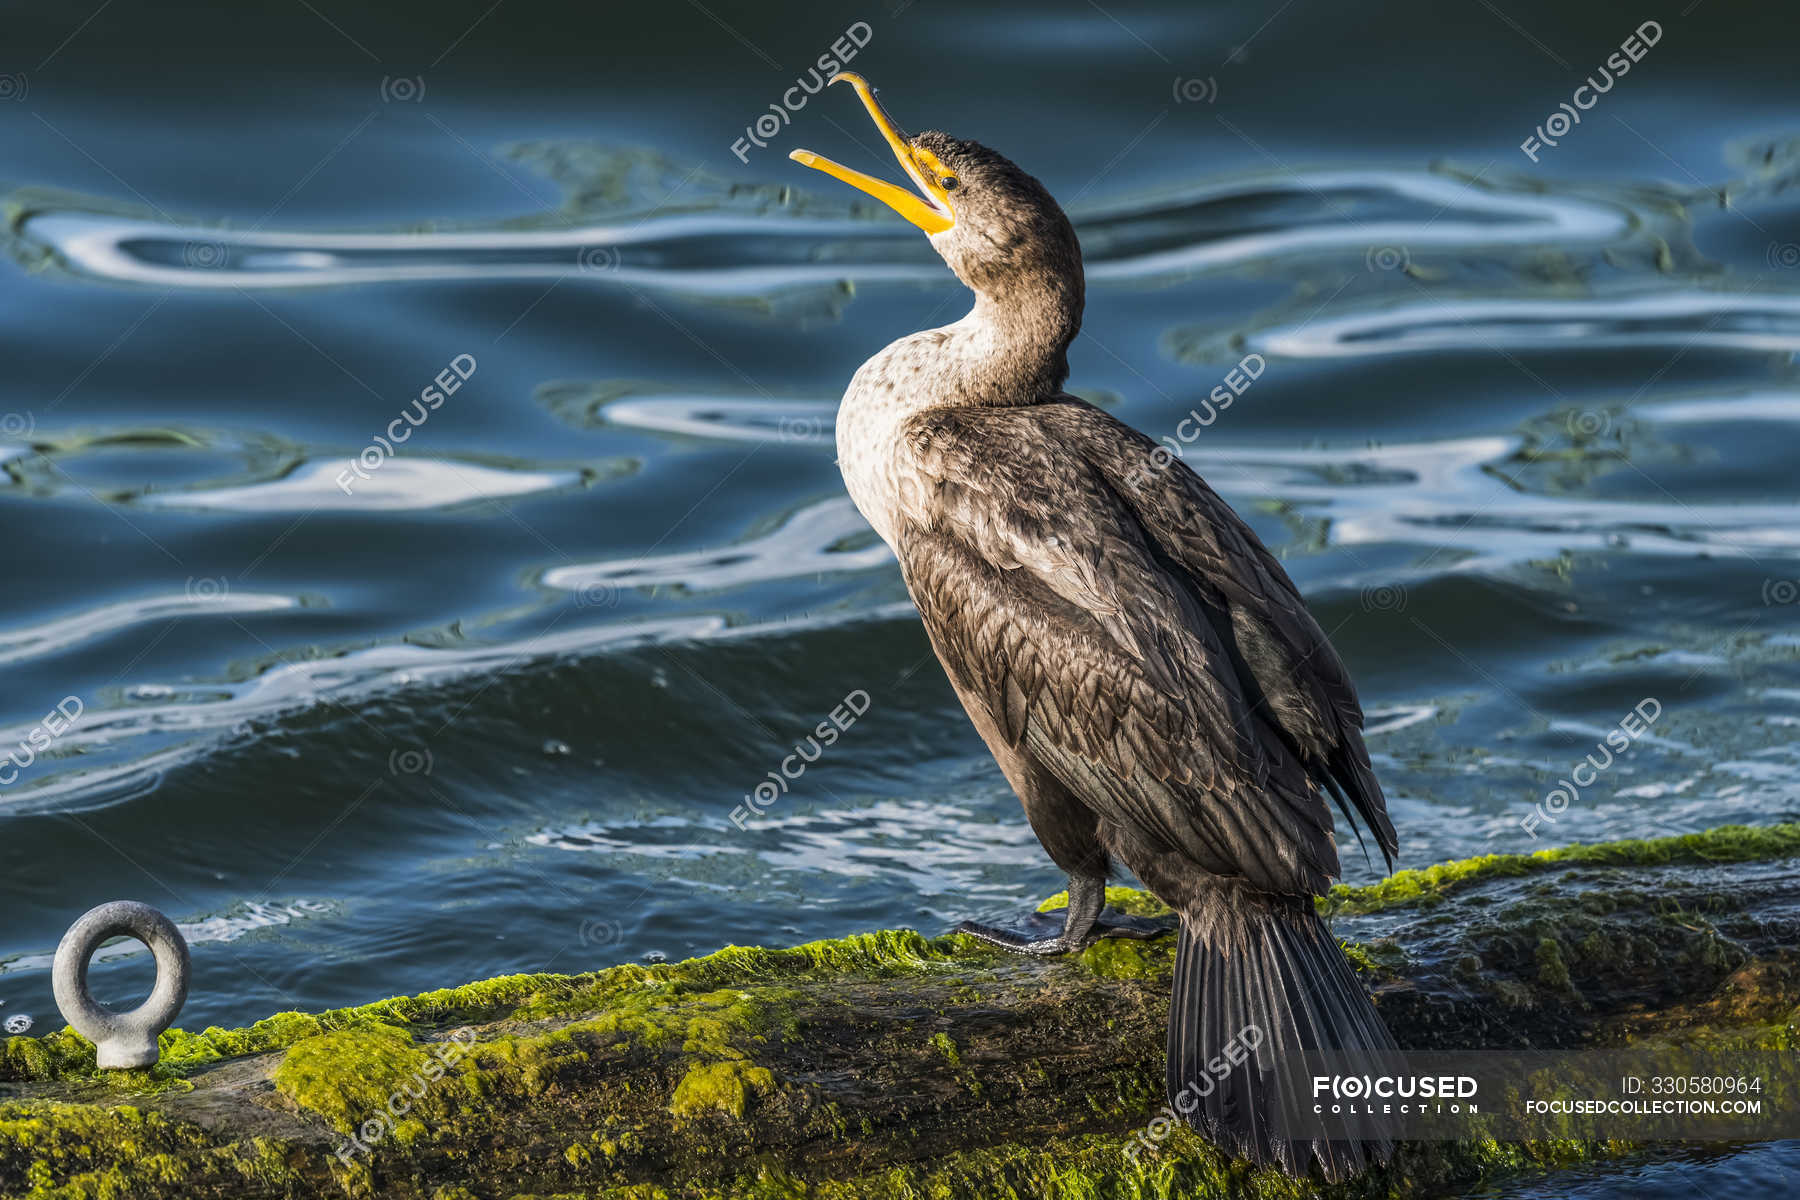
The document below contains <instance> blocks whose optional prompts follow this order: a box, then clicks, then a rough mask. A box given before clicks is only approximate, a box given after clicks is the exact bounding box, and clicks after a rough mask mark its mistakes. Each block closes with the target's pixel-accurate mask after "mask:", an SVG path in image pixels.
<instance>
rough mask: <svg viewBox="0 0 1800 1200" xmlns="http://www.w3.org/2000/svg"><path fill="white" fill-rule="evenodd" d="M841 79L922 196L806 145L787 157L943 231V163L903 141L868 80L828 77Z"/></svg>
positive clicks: (950, 221) (846, 74) (850, 74)
mask: <svg viewBox="0 0 1800 1200" xmlns="http://www.w3.org/2000/svg"><path fill="white" fill-rule="evenodd" d="M846 80H847V81H848V82H849V83H850V85H851V86H852V87H854V88H855V89H856V94H857V95H859V96H861V97H862V102H863V107H864V108H866V109H868V110H869V116H870V118H871V119H872V120H874V122H875V127H876V128H877V129H879V130H881V136H882V137H883V138H885V139H886V140H887V144H888V148H889V149H890V150H892V151H893V152H894V157H895V158H897V159H899V160H900V166H901V169H903V170H904V171H905V172H906V174H907V176H908V177H909V178H911V179H912V181H913V183H914V184H916V185H917V186H918V189H919V191H920V193H922V195H923V199H921V198H920V196H915V195H913V194H912V193H911V192H909V191H907V190H906V189H905V188H903V187H897V186H895V185H894V184H891V183H888V182H887V181H886V180H883V179H877V178H875V177H874V176H873V175H864V174H863V173H862V172H861V171H852V170H851V169H850V168H849V167H846V166H844V165H843V164H842V163H836V162H832V161H831V160H830V159H829V158H826V157H824V156H823V155H819V154H814V153H813V152H812V151H811V150H794V151H791V152H790V153H789V154H788V157H789V158H791V159H793V160H794V161H795V162H797V163H799V164H800V165H801V166H803V167H812V168H814V169H816V170H820V171H823V172H825V173H826V174H827V175H830V176H832V177H833V178H834V179H841V180H843V181H844V182H845V183H847V184H849V185H850V186H851V187H853V188H859V189H861V190H862V191H865V192H867V193H868V194H869V195H871V196H873V197H875V198H876V199H877V200H879V201H881V202H882V203H883V204H885V205H887V206H888V207H889V208H891V209H893V210H894V211H895V212H897V213H899V214H900V215H901V216H903V217H905V218H906V219H907V220H908V221H911V222H912V223H913V224H914V225H917V226H918V227H919V228H920V229H923V230H924V231H925V232H926V233H943V232H944V231H945V230H946V229H949V228H950V227H952V226H953V225H955V224H956V213H955V212H954V211H952V209H951V207H950V193H949V191H948V189H946V188H945V187H944V186H943V185H942V184H941V183H940V182H939V180H941V179H943V178H945V177H946V172H945V170H944V167H943V164H942V163H940V162H938V161H937V159H936V157H935V156H933V155H932V154H931V152H930V151H928V150H918V149H915V148H914V147H913V145H912V144H911V143H910V142H908V141H907V140H906V135H905V134H904V133H901V132H900V127H899V126H897V125H895V124H894V122H893V118H891V117H889V116H888V115H887V110H886V109H884V108H882V107H881V101H879V100H877V99H876V98H875V89H874V88H872V87H870V86H869V81H868V80H866V79H864V78H863V77H862V76H861V75H858V74H856V73H855V72H854V71H840V72H839V73H838V74H837V75H835V76H833V77H832V80H831V82H833V83H839V82H843V81H846Z"/></svg>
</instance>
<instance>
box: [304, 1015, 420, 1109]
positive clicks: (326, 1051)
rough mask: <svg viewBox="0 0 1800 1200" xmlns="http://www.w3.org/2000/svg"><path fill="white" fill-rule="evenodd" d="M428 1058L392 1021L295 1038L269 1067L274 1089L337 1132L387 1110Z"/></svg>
mask: <svg viewBox="0 0 1800 1200" xmlns="http://www.w3.org/2000/svg"><path fill="white" fill-rule="evenodd" d="M430 1058H431V1056H430V1055H428V1054H427V1053H426V1052H425V1051H424V1050H423V1049H421V1048H420V1047H419V1046H418V1045H416V1044H415V1043H414V1041H413V1037H412V1034H411V1033H409V1032H408V1031H406V1030H404V1029H399V1028H396V1027H395V1026H392V1025H367V1026H362V1027H359V1028H356V1029H340V1030H338V1031H336V1032H333V1033H323V1034H320V1035H319V1036H317V1037H311V1038H307V1039H305V1040H304V1041H300V1042H296V1043H295V1044H294V1045H293V1046H292V1047H290V1048H289V1049H288V1051H287V1053H286V1054H284V1055H282V1058H281V1063H280V1065H278V1066H277V1067H276V1068H275V1074H274V1082H275V1090H276V1091H278V1092H280V1093H281V1094H282V1095H283V1096H286V1097H287V1098H288V1099H289V1100H291V1101H292V1102H293V1103H295V1104H296V1105H298V1106H300V1107H301V1108H304V1109H308V1110H310V1111H312V1112H315V1113H317V1114H318V1115H319V1116H321V1117H323V1118H325V1121H326V1122H327V1123H328V1124H329V1125H330V1126H331V1127H332V1128H333V1129H336V1130H337V1131H338V1132H339V1133H345V1134H348V1133H352V1132H354V1131H355V1130H356V1128H357V1127H358V1126H359V1125H361V1124H362V1123H363V1122H364V1121H367V1120H370V1119H372V1118H376V1117H377V1116H378V1114H382V1113H385V1112H387V1110H388V1100H389V1097H390V1096H392V1095H394V1094H395V1093H401V1096H402V1101H403V1102H404V1101H405V1093H404V1090H403V1089H404V1088H405V1087H406V1085H407V1084H408V1083H409V1082H411V1083H413V1086H414V1087H415V1088H419V1087H420V1086H421V1084H420V1083H419V1082H415V1076H416V1077H417V1080H418V1081H423V1080H424V1079H425V1064H426V1063H427V1062H428V1061H430Z"/></svg>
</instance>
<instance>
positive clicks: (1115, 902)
mask: <svg viewBox="0 0 1800 1200" xmlns="http://www.w3.org/2000/svg"><path fill="white" fill-rule="evenodd" d="M1106 904H1107V907H1108V908H1116V909H1118V910H1119V911H1120V912H1123V913H1130V914H1132V915H1133V916H1138V917H1166V916H1168V915H1169V913H1170V912H1171V911H1172V910H1171V909H1170V908H1169V906H1168V905H1166V904H1164V903H1163V902H1162V901H1161V900H1158V899H1157V898H1156V897H1155V896H1152V895H1151V894H1150V893H1149V892H1145V891H1140V890H1139V889H1137V888H1128V887H1109V888H1107V889H1106ZM1067 907H1069V893H1067V892H1058V893H1056V895H1054V896H1052V897H1050V898H1049V899H1048V900H1046V901H1044V902H1043V903H1042V904H1040V905H1038V911H1039V912H1050V911H1051V910H1052V909H1058V908H1067Z"/></svg>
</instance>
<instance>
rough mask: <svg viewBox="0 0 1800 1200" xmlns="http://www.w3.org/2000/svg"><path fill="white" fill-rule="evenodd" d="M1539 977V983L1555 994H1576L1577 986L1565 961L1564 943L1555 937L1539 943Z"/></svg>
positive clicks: (1544, 939)
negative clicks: (1571, 978) (1571, 979)
mask: <svg viewBox="0 0 1800 1200" xmlns="http://www.w3.org/2000/svg"><path fill="white" fill-rule="evenodd" d="M1537 977H1538V982H1539V983H1541V984H1543V985H1544V986H1545V987H1547V988H1549V989H1550V990H1551V991H1553V992H1567V993H1569V994H1571V995H1572V994H1574V991H1575V985H1574V983H1573V982H1571V981H1570V979H1569V964H1567V963H1565V962H1564V961H1563V956H1562V943H1561V942H1559V941H1557V940H1556V939H1555V938H1553V937H1547V938H1541V939H1539V941H1538V944H1537Z"/></svg>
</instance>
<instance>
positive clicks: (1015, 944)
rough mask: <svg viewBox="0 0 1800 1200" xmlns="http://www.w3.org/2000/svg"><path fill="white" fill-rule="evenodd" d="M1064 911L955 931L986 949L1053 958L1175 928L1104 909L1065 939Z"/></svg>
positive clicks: (966, 926)
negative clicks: (1084, 928)
mask: <svg viewBox="0 0 1800 1200" xmlns="http://www.w3.org/2000/svg"><path fill="white" fill-rule="evenodd" d="M1066 915H1067V910H1065V909H1053V910H1051V911H1050V912H1047V913H1046V912H1033V913H1026V914H1025V915H1023V916H1021V917H1016V918H1014V919H1012V920H1010V921H1008V922H1007V923H1005V924H985V923H983V922H980V921H964V922H963V923H962V924H960V925H958V926H957V927H956V929H955V932H957V933H966V934H968V935H969V936H970V937H975V938H980V939H981V940H982V941H984V942H987V943H988V944H989V945H993V946H999V947H1000V948H1001V949H1003V950H1010V951H1012V952H1013V953H1015V954H1032V955H1040V956H1044V955H1053V954H1070V953H1074V952H1077V951H1081V950H1085V949H1087V948H1088V947H1089V946H1091V945H1093V944H1094V943H1095V942H1097V941H1099V940H1100V939H1101V938H1109V937H1112V938H1139V939H1142V938H1153V937H1160V936H1161V935H1162V934H1165V933H1168V932H1169V931H1170V930H1172V929H1174V928H1175V924H1174V922H1173V921H1172V920H1165V921H1156V920H1152V919H1150V918H1148V917H1135V916H1132V915H1131V914H1130V913H1124V912H1120V911H1119V910H1118V909H1115V908H1108V909H1104V910H1102V911H1101V913H1100V918H1099V920H1097V921H1095V922H1094V924H1093V925H1092V926H1091V927H1090V928H1089V929H1088V930H1087V932H1086V933H1085V934H1084V935H1083V936H1081V937H1079V938H1072V937H1070V936H1068V933H1067V930H1066V928H1065V924H1064V922H1065V919H1066Z"/></svg>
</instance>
